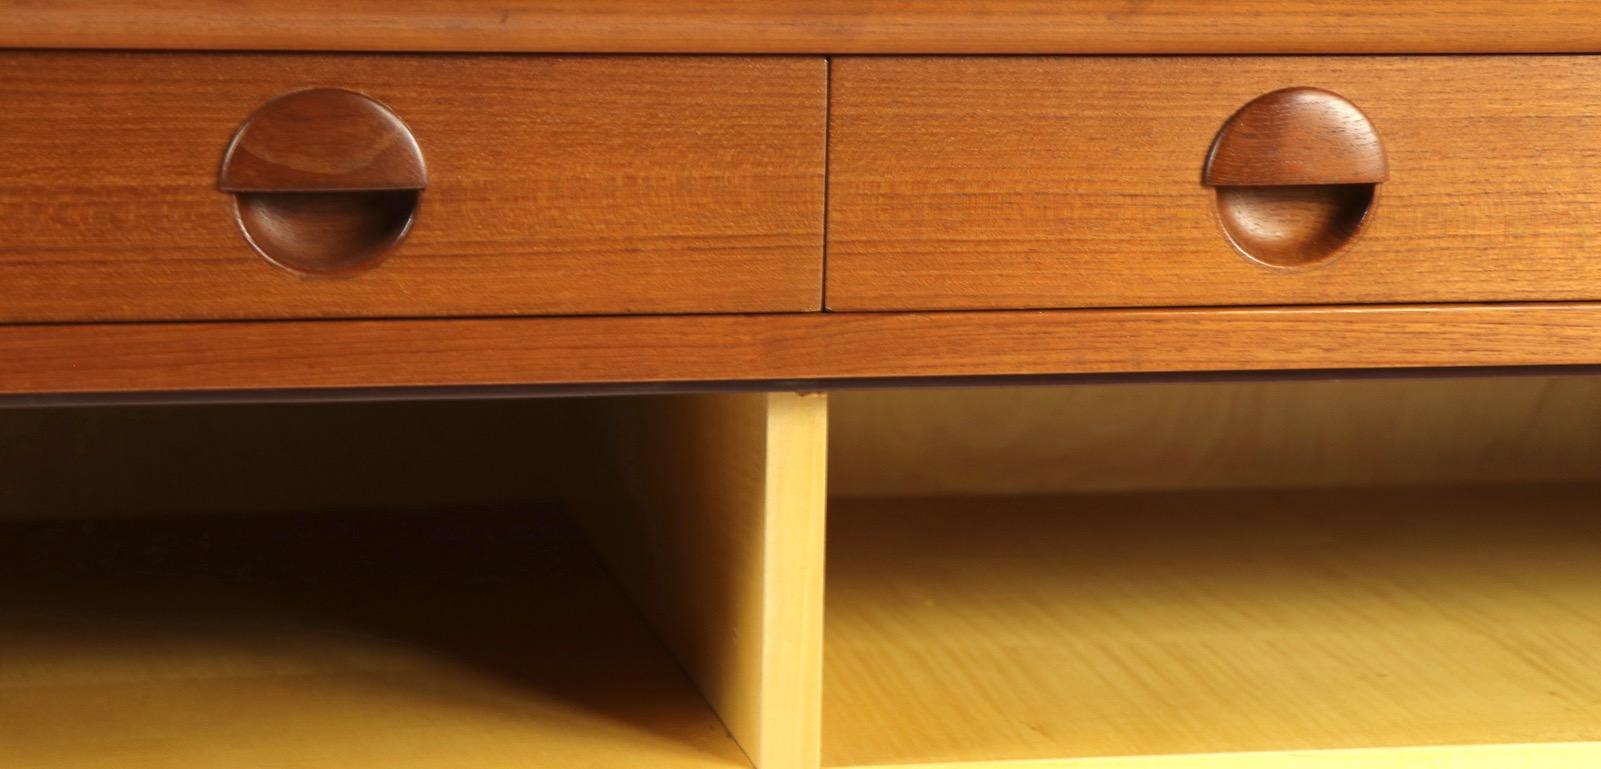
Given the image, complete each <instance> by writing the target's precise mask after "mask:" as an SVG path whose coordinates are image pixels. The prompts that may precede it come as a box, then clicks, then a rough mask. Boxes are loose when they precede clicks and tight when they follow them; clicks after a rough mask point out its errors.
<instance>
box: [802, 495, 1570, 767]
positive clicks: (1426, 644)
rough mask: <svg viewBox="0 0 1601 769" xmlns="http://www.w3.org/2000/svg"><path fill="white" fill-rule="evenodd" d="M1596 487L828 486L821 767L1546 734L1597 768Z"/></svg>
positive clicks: (1514, 739)
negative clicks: (1052, 490)
mask: <svg viewBox="0 0 1601 769" xmlns="http://www.w3.org/2000/svg"><path fill="white" fill-rule="evenodd" d="M1598 493H1601V488H1598V487H1596V486H1593V485H1584V486H1571V487H1565V486H1553V487H1537V486H1536V487H1528V486H1511V487H1500V488H1496V489H1493V490H1486V489H1470V488H1451V487H1443V488H1432V489H1417V490H1406V491H1402V490H1371V491H1349V490H1347V491H1335V490H1327V489H1325V490H1320V491H1316V492H1250V493H1188V494H1113V495H1087V496H1079V497H1072V496H1068V497H1013V498H1006V497H990V498H968V499H960V498H944V497H933V498H922V499H898V500H883V501H873V502H865V501H864V502H856V501H850V500H835V501H834V503H833V505H832V508H831V511H830V520H829V573H828V596H827V601H828V613H827V630H826V644H827V646H826V651H827V656H826V667H825V679H824V689H823V692H824V717H823V723H824V732H823V740H824V742H823V753H824V765H826V766H860V765H897V764H913V765H915V764H919V763H944V762H951V763H957V762H967V761H977V762H984V761H1001V760H1005V759H1017V760H1025V759H1039V760H1047V759H1071V758H1075V757H1084V758H1093V757H1097V756H1125V755H1127V756H1149V755H1159V754H1205V753H1211V752H1225V753H1226V752H1234V751H1308V750H1322V749H1331V750H1335V749H1351V748H1391V747H1404V746H1430V745H1464V744H1485V745H1524V744H1530V743H1542V742H1558V743H1564V742H1565V743H1574V742H1581V743H1582V742H1588V743H1591V744H1590V745H1589V746H1588V748H1583V749H1578V748H1575V749H1573V750H1578V751H1580V752H1578V753H1577V754H1576V753H1574V752H1573V751H1572V750H1570V751H1567V752H1565V753H1558V754H1556V755H1564V754H1565V755H1568V756H1570V757H1571V756H1574V755H1578V756H1582V757H1584V758H1585V759H1586V760H1583V761H1580V762H1579V764H1580V765H1582V764H1586V763H1592V762H1593V761H1594V760H1595V758H1596V757H1597V756H1601V646H1597V644H1596V643H1595V639H1596V638H1597V637H1601V606H1598V596H1601V590H1598V587H1601V566H1598V561H1597V559H1596V557H1595V554H1596V552H1597V549H1598V548H1601V526H1598V525H1597V521H1596V518H1595V511H1596V499H1597V494H1598ZM1531 753H1532V754H1534V755H1538V752H1537V751H1531ZM1446 755H1450V754H1449V753H1447V754H1446ZM1488 755H1500V756H1501V757H1502V758H1509V757H1515V756H1518V755H1520V753H1518V752H1512V753H1499V754H1497V753H1494V752H1492V753H1490V754H1488ZM1427 756H1428V754H1427V753H1424V754H1422V755H1420V756H1415V757H1417V758H1423V757H1427ZM1548 758H1551V759H1554V758H1555V756H1554V755H1553V756H1548ZM1152 763H1153V764H1154V765H1155V766H1189V765H1192V764H1193V765H1195V766H1218V765H1225V766H1232V765H1233V764H1229V763H1227V762H1219V761H1218V760H1216V758H1215V757H1214V758H1213V759H1206V758H1202V759H1199V760H1194V761H1190V760H1186V759H1179V758H1174V759H1171V760H1169V761H1168V762H1167V763H1162V762H1157V761H1153V762H1152ZM1399 763H1400V760H1399V758H1395V759H1394V760H1392V761H1391V763H1390V764H1388V765H1397V764H1399ZM1514 763H1516V762H1514ZM1086 764H1087V765H1088V766H1106V765H1108V764H1109V762H1103V763H1100V764H1097V763H1096V762H1094V761H1089V762H1086ZM1373 764H1376V765H1386V764H1384V763H1383V762H1381V761H1374V762H1373ZM1553 764H1554V761H1548V763H1547V765H1553ZM1045 765H1048V766H1067V767H1071V766H1074V765H1075V764H1073V763H1072V762H1070V761H1065V760H1064V761H1061V762H1060V763H1050V764H1045ZM1110 765H1114V766H1115V765H1117V764H1110ZM1133 765H1135V766H1138V765H1139V764H1133ZM1246 765H1249V764H1246ZM1266 765H1269V766H1271V765H1275V764H1274V763H1273V762H1271V761H1268V762H1266ZM1277 765H1292V764H1291V762H1290V761H1289V760H1288V757H1283V756H1281V757H1280V760H1279V761H1278V762H1277ZM1293 765H1303V764H1293ZM1312 765H1318V764H1312ZM1470 765H1471V764H1470Z"/></svg>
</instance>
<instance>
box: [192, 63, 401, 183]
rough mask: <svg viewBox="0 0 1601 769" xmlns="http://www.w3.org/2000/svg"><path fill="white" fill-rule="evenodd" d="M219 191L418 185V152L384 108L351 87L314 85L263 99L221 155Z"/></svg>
mask: <svg viewBox="0 0 1601 769" xmlns="http://www.w3.org/2000/svg"><path fill="white" fill-rule="evenodd" d="M219 186H220V187H221V188H222V189H223V190H224V191H225V192H236V193H237V192H339V191H353V192H362V191H376V190H420V189H423V188H424V187H427V186H428V172H427V170H426V167H425V166H424V164H423V157H422V150H421V149H419V148H418V147H417V140H416V139H415V138H413V137H412V135H411V129H409V128H407V127H406V124H405V123H403V122H401V120H400V118H399V117H398V116H396V115H395V113H394V112H391V111H390V110H389V108H388V107H386V106H384V105H383V104H381V103H379V102H378V101H376V100H374V99H372V98H370V97H368V96H365V95H362V94H359V93H355V92H354V91H346V90H342V89H338V88H317V89H312V90H309V91H296V92H294V93H290V94H285V95H283V96H280V97H278V98H276V99H273V100H272V101H270V102H267V103H266V104H265V105H263V106H262V107H261V108H260V109H258V110H256V111H255V113H253V114H252V115H250V117H249V118H247V119H246V120H245V122H244V124H243V125H241V126H240V127H239V130H238V131H237V132H235V133H234V137H233V141H232V142H231V143H230V144H229V145H228V151H227V153H225V154H224V156H223V161H222V172H221V174H220V177H219Z"/></svg>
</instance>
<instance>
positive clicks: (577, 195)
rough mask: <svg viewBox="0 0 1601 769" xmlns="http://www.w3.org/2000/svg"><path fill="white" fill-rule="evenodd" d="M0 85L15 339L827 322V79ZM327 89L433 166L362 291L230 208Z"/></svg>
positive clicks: (810, 65) (435, 76)
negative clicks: (286, 321) (282, 254)
mask: <svg viewBox="0 0 1601 769" xmlns="http://www.w3.org/2000/svg"><path fill="white" fill-rule="evenodd" d="M0 71H3V72H4V77H3V78H0V102H3V103H4V104H5V109H4V110H3V111H0V211H3V212H4V215H3V216H0V321H9V322H17V321H106V320H169V319H182V320H195V319H222V318H232V319H238V318H310V317H395V316H450V315H455V316H462V315H474V316H479V315H536V314H547V315H548V314H565V315H572V314H596V313H610V314H627V313H687V312H700V313H716V312H754V311H765V312H782V311H802V310H815V309H817V307H818V304H819V301H820V298H819V290H820V289H819V287H820V285H821V280H822V277H821V276H822V268H823V267H822V228H823V220H822V213H823V212H822V200H823V144H824V135H823V114H824V109H825V105H824V91H825V87H826V83H825V81H826V69H825V64H824V62H823V60H822V59H821V58H815V57H813V58H785V57H778V58H704V57H699V58H698V57H664V58H652V57H618V58H611V57H541V56H449V55H438V56H385V55H299V54H275V55H257V54H199V53H95V52H60V53H52V52H5V53H0ZM313 87H334V88H340V89H347V90H350V91H355V92H359V93H361V94H364V95H366V96H368V97H370V98H371V99H375V100H377V101H378V102H380V103H382V104H383V105H385V106H387V107H388V108H389V109H391V110H393V114H394V115H396V116H398V118H399V119H400V120H401V121H404V124H405V125H406V126H408V127H409V129H410V131H411V133H412V135H413V136H414V137H415V141H416V144H417V147H418V148H419V149H420V151H421V155H422V159H423V161H424V163H425V164H426V171H427V182H426V189H423V190H422V192H421V194H420V197H419V198H418V200H417V207H416V211H415V214H414V216H413V218H412V219H411V220H410V221H409V227H410V231H409V233H407V234H406V236H405V238H404V240H402V241H400V243H399V245H398V246H397V247H395V248H394V249H393V250H392V251H391V252H390V253H388V254H387V256H386V258H385V259H384V261H383V263H382V264H381V265H379V266H377V267H375V268H372V269H367V270H365V271H362V272H360V273H359V274H355V275H348V276H343V277H336V278H329V277H316V276H313V277H307V276H305V275H303V274H299V273H296V272H291V271H289V270H284V269H280V268H278V267H276V266H274V265H272V264H270V263H268V262H267V260H265V259H263V258H262V257H261V255H260V254H258V253H256V251H254V250H253V249H252V248H251V246H250V244H248V243H247V242H246V239H245V237H244V235H243V234H242V233H241V232H240V228H239V226H238V223H237V222H236V210H235V196H234V195H232V194H229V193H227V192H223V191H221V190H219V168H220V166H221V164H222V161H223V154H224V150H225V149H227V148H228V146H229V140H230V137H232V136H233V135H234V133H235V131H236V129H238V128H239V126H240V125H241V124H242V123H244V121H245V120H246V118H247V117H249V116H251V114H252V113H253V112H254V111H256V110H257V109H258V108H259V107H261V106H262V105H263V104H265V103H267V102H269V101H270V100H272V99H274V98H275V97H279V96H281V95H283V94H285V93H288V92H294V91H299V90H302V89H307V88H313ZM309 130H312V131H315V132H318V133H317V134H316V136H317V137H318V139H319V140H323V141H333V139H332V138H329V137H330V135H331V134H337V132H339V131H342V130H348V126H346V125H344V124H341V123H339V122H338V121H330V122H329V123H327V124H325V125H323V126H321V127H317V126H312V127H311V128H310V129H309ZM308 141H309V139H308ZM353 162H355V163H358V164H359V163H360V162H361V158H359V157H358V158H354V159H353ZM350 194H355V193H350ZM381 203H382V200H381V199H380V200H379V201H377V202H376V203H375V204H379V205H381ZM288 213H290V212H289V211H286V210H284V209H279V210H277V211H275V212H269V226H276V227H289V228H293V227H295V226H298V225H297V224H296V223H295V222H294V221H293V220H292V219H289V218H286V217H287V215H288ZM357 213H358V214H359V213H361V210H360V209H359V207H358V209H357ZM380 213H382V212H381V211H380ZM364 221H366V219H362V218H360V217H358V218H357V221H356V222H355V223H354V224H351V223H342V224H339V225H336V226H346V225H349V226H357V227H359V226H362V224H361V223H362V222H364ZM385 221H386V220H385V219H384V218H383V217H382V216H378V217H377V224H376V225H374V226H378V227H383V226H388V225H386V224H385ZM311 226H316V225H315V224H313V225H311ZM300 236H301V233H298V232H294V231H290V232H289V233H288V234H287V236H286V237H289V238H295V237H300ZM308 237H309V235H308Z"/></svg>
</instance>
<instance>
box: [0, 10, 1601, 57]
mask: <svg viewBox="0 0 1601 769" xmlns="http://www.w3.org/2000/svg"><path fill="white" fill-rule="evenodd" d="M0 15H3V16H5V17H6V18H7V20H8V22H9V23H7V24H5V25H0V45H6V46H23V47H41V46H42V47H58V48H105V47H109V48H204V49H216V48H246V49H257V50H259V49H289V50H308V49H309V50H368V51H377V50H401V51H551V52H563V51H588V52H658V53H666V52H671V53H696V52H704V53H1334V52H1346V51H1348V52H1364V53H1445V52H1464V53H1467V52H1484V53H1488V52H1501V53H1525V52H1594V51H1601V8H1597V7H1596V5H1595V4H1594V3H1591V2H1588V1H1587V0H1525V1H1523V2H1519V1H1518V0H1406V2H1392V1H1390V0H1347V1H1346V2H1342V3H1329V2H1325V1H1324V0H1229V2H1226V3H1222V2H1195V0H1143V1H1142V2H1128V1H1127V0H1073V2H1053V1H1052V0H920V2H897V1H895V0H822V1H820V2H808V1H807V0H769V1H767V2H761V3H751V2H744V1H743V0H587V1H586V2H535V3H520V4H508V3H500V2H488V1H487V0H421V1H419V0H412V1H411V2H406V3H394V2H382V0H350V1H349V2H345V3H341V4H340V6H339V9H338V12H337V18H338V23H337V24H334V23H330V19H331V18H332V17H333V16H334V15H335V14H334V12H333V11H331V10H330V9H329V7H328V6H327V5H326V4H324V3H319V2H315V1H314V0H280V1H279V2H275V3H264V4H247V5H241V4H239V3H231V2H226V1H225V0H161V2H138V1H137V0H56V2H48V3H41V2H29V1H28V0H3V2H0Z"/></svg>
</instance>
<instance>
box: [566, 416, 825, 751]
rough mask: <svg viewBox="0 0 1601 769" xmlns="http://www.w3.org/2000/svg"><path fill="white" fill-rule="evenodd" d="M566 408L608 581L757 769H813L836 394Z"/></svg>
mask: <svg viewBox="0 0 1601 769" xmlns="http://www.w3.org/2000/svg"><path fill="white" fill-rule="evenodd" d="M569 405H570V406H571V407H572V408H575V409H580V412H579V413H578V414H577V415H576V416H577V419H576V421H575V424H576V425H577V426H578V430H577V432H578V434H580V435H582V436H586V438H585V439H580V440H581V441H582V440H586V439H587V441H588V446H589V447H590V448H589V449H588V450H586V451H580V452H577V454H578V455H579V456H578V457H577V459H578V462H577V463H576V466H575V467H574V468H573V469H572V470H571V477H572V478H573V479H574V481H575V482H574V483H573V484H572V485H573V489H572V491H571V492H570V493H571V495H572V497H573V499H575V500H576V502H575V503H574V504H573V505H572V506H573V508H574V509H575V510H576V511H577V513H578V516H579V518H580V520H581V521H583V523H584V526H585V529H586V530H587V531H588V532H589V534H590V537H591V540H592V541H593V542H594V543H595V546H596V548H597V549H598V550H600V552H601V553H602V555H603V556H604V557H605V558H606V560H607V562H608V563H609V564H610V566H611V569H612V572H613V573H614V574H616V575H617V577H618V579H619V580H620V581H621V582H622V584H623V586H624V587H625V588H626V589H627V590H628V592H629V593H630V594H631V595H633V597H634V599H635V601H636V603H638V605H639V606H640V607H641V608H642V610H643V611H644V613H645V615H646V616H647V617H648V618H649V619H650V620H651V622H652V623H653V624H654V625H655V627H656V629H657V631H658V632H659V633H660V634H661V635H662V637H663V638H664V639H666V641H667V643H668V645H669V646H670V647H671V648H672V649H673V650H674V651H675V652H676V654H677V656H678V658H679V660H680V661H682V663H683V665H684V668H685V669H686V670H687V671H688V672H689V675H690V677H691V678H692V679H694V680H695V682H696V683H697V684H698V685H699V687H700V690H701V691H702V692H703V693H704V694H705V695H706V698H707V700H708V701H709V702H711V704H712V707H713V708H714V709H715V710H716V711H717V713H718V714H719V715H720V716H721V717H722V720H723V723H724V724H726V725H727V726H728V729H729V732H730V733H731V734H732V735H733V736H734V738H735V739H737V740H738V741H739V743H740V745H741V746H743V747H744V749H745V753H746V755H748V756H750V757H751V759H752V761H753V762H754V763H755V765H756V766H757V767H759V768H760V769H815V768H816V766H817V762H818V750H819V743H820V736H819V735H820V728H821V727H820V724H819V719H820V718H821V709H822V704H821V699H820V698H821V689H822V680H821V679H822V659H823V646H822V632H823V631H822V627H823V507H824V496H825V494H826V489H825V467H826V454H827V452H826V448H825V447H826V445H827V429H828V412H827V401H826V399H825V398H824V396H822V395H805V396H802V395H794V394H790V393H773V394H719V395H694V396H664V397H654V398H608V399H600V400H594V401H576V402H571V403H570V404H569ZM586 407H588V408H586ZM576 445H584V444H583V443H578V444H576Z"/></svg>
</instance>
